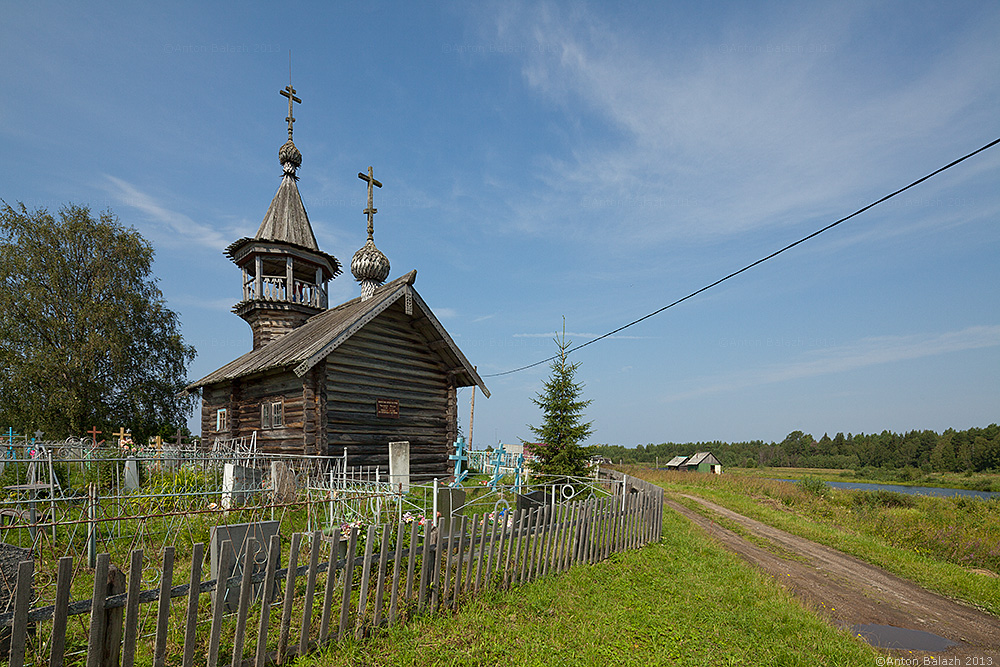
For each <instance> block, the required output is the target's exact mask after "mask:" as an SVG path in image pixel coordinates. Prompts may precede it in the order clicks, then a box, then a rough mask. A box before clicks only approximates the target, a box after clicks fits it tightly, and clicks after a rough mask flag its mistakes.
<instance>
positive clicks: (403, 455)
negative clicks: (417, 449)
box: [389, 440, 410, 493]
mask: <svg viewBox="0 0 1000 667" xmlns="http://www.w3.org/2000/svg"><path fill="white" fill-rule="evenodd" d="M389 483H390V484H391V485H392V490H393V491H394V492H397V493H398V492H400V487H402V493H409V492H410V443H409V441H405V440H404V441H402V442H390V443H389Z"/></svg>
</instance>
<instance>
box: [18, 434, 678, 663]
mask: <svg viewBox="0 0 1000 667" xmlns="http://www.w3.org/2000/svg"><path fill="white" fill-rule="evenodd" d="M98 435H99V433H97V434H91V435H90V437H87V438H82V439H70V440H69V441H66V442H59V443H54V442H45V441H43V440H41V435H39V436H38V437H37V438H34V437H26V436H21V435H18V434H16V433H14V432H13V431H12V430H9V431H8V432H7V434H6V435H5V436H3V437H2V438H0V440H2V447H0V449H2V450H3V453H4V455H3V458H2V460H0V466H2V468H3V469H2V471H0V479H2V481H3V483H4V494H5V495H4V498H3V501H2V502H0V513H2V516H3V517H4V521H3V525H2V526H0V542H2V543H3V545H4V546H3V549H4V553H3V554H2V555H3V558H2V559H0V566H2V569H3V575H4V588H3V589H2V591H0V593H2V595H3V598H2V600H0V612H2V613H0V628H2V629H3V630H2V634H0V637H3V638H5V639H4V642H5V643H4V644H3V649H4V651H5V655H7V656H8V659H9V662H8V664H10V665H12V666H15V667H17V666H19V665H21V664H25V662H26V661H27V662H32V661H38V660H40V659H44V658H46V657H47V656H50V655H51V656H56V655H58V656H59V659H58V660H57V661H56V662H54V663H50V664H81V665H82V664H87V665H132V664H155V665H159V664H178V665H188V664H193V662H192V661H193V660H194V659H195V658H196V657H197V660H198V662H199V663H200V662H202V661H203V660H207V661H208V664H210V665H214V664H217V661H218V660H219V659H220V658H222V659H229V660H231V661H232V664H239V662H240V661H239V660H238V659H237V658H238V657H239V656H241V655H242V656H243V657H245V658H247V659H250V660H254V661H255V662H256V664H260V665H263V664H267V663H268V662H277V663H278V664H280V663H281V662H282V661H287V660H288V659H290V656H293V655H301V654H304V653H306V652H308V651H310V650H312V649H314V648H316V647H319V646H322V645H326V644H328V643H329V642H332V641H336V640H337V639H338V638H342V637H344V636H347V635H351V636H354V637H364V636H366V635H367V634H369V633H371V632H372V631H374V630H375V629H376V628H378V627H381V626H383V625H386V624H392V623H399V622H404V621H405V619H406V618H408V617H409V616H410V615H412V614H414V613H423V612H439V611H443V610H455V609H457V608H458V607H459V606H460V604H461V601H462V600H463V599H467V598H468V597H470V596H473V595H475V594H476V593H477V592H479V591H480V590H483V589H484V588H486V587H491V586H515V585H517V584H519V583H521V582H524V581H530V580H531V579H532V578H534V577H537V576H543V575H545V574H548V573H550V572H552V573H554V572H558V571H560V570H561V569H564V568H566V567H568V566H570V565H571V564H573V563H577V562H594V561H596V560H599V559H602V558H605V557H607V556H608V555H609V554H611V553H613V552H615V551H617V550H621V549H627V548H632V547H635V546H638V545H640V544H644V543H646V542H648V541H650V540H653V539H656V535H657V531H658V530H659V528H658V527H659V525H660V521H659V519H658V516H659V512H660V508H661V507H662V490H660V489H658V488H656V487H652V486H651V485H649V484H647V483H645V482H642V481H641V480H638V479H635V478H631V477H627V476H624V475H622V474H620V473H615V472H613V471H603V472H602V471H594V475H593V476H592V477H590V478H580V479H562V480H559V481H558V483H553V481H551V480H545V479H541V478H538V477H537V476H536V477H534V478H532V477H531V476H530V475H527V474H526V471H525V469H524V467H523V456H521V457H519V458H520V462H518V461H517V460H514V461H512V460H511V458H510V457H509V455H507V454H506V453H504V452H503V451H502V450H500V451H497V452H493V453H490V454H491V457H490V458H489V459H488V460H487V461H486V462H484V463H480V464H479V466H480V468H479V470H478V471H476V470H472V471H470V468H469V467H468V460H469V458H470V456H469V452H468V451H467V450H466V449H465V443H464V440H463V439H461V438H459V439H458V440H457V441H456V443H455V446H454V449H453V453H452V454H451V455H450V457H449V462H450V464H451V465H453V471H454V474H452V475H451V476H449V477H448V478H445V479H434V480H431V481H430V482H423V483H417V482H415V481H412V480H411V479H410V470H409V468H408V465H407V463H408V458H409V452H408V443H405V442H398V441H397V442H393V443H391V444H389V443H387V456H388V458H389V461H390V471H389V474H388V475H386V474H384V473H383V472H382V471H381V470H380V469H379V468H365V467H358V466H352V465H351V461H350V459H349V458H348V456H347V454H346V453H345V454H342V455H341V456H337V457H330V456H328V457H319V456H305V455H301V456H291V455H275V454H267V453H263V452H260V451H259V450H257V449H256V446H255V445H256V443H255V440H254V439H253V438H250V439H247V440H239V441H222V440H219V441H216V442H214V443H213V444H212V446H211V447H204V446H194V445H191V444H185V443H183V442H181V441H180V438H178V439H177V442H174V443H169V444H168V443H163V442H162V441H161V440H154V441H153V442H150V443H148V444H146V445H144V446H138V445H136V444H135V443H133V442H131V437H130V436H129V434H128V433H127V431H124V430H123V429H122V430H119V432H118V433H117V434H116V437H114V438H113V439H112V444H111V445H107V444H105V443H104V442H103V441H100V440H98V444H97V445H95V444H94V438H96V437H97V436H98ZM474 458H480V459H481V458H482V457H479V456H474ZM490 459H491V460H490ZM509 466H513V468H511V467H509ZM206 560H207V561H208V562H207V563H206V562H205V561H206ZM283 564H284V565H283ZM292 564H295V567H292ZM282 582H283V585H282ZM303 586H304V588H303ZM216 591H224V593H223V594H221V595H218V594H216ZM206 595H207V596H208V597H205V598H204V599H202V597H204V596H206ZM175 598H183V599H184V600H177V601H176V602H171V600H174V599H175ZM184 601H186V605H185V604H184ZM317 606H318V608H317V609H315V610H314V607H317ZM262 609H266V611H267V613H262V611H261V610H262ZM314 611H315V613H314ZM293 619H294V622H293ZM252 629H256V630H257V631H258V632H257V634H256V635H254V634H253V632H252ZM290 633H291V634H290ZM251 637H256V640H255V641H251ZM290 637H291V638H292V639H290ZM295 637H297V642H296V641H293V639H294V638H295ZM137 643H140V645H153V646H154V647H155V650H154V651H153V652H149V651H142V650H140V651H136V645H137ZM250 647H253V650H254V651H255V652H256V653H254V654H251V653H249V652H248V651H249V650H250ZM53 659H55V658H53Z"/></svg>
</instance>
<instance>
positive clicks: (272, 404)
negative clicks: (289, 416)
mask: <svg viewBox="0 0 1000 667" xmlns="http://www.w3.org/2000/svg"><path fill="white" fill-rule="evenodd" d="M284 408H285V406H284V403H282V401H280V400H279V401H264V402H263V403H261V404H260V427H261V428H262V429H264V428H281V427H282V426H284V425H285V409H284Z"/></svg>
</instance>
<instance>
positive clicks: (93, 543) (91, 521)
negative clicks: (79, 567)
mask: <svg viewBox="0 0 1000 667" xmlns="http://www.w3.org/2000/svg"><path fill="white" fill-rule="evenodd" d="M87 519H88V522H87V567H89V568H91V569H94V568H96V567H97V485H96V484H94V483H93V482H91V484H90V485H89V486H88V487H87ZM54 520H55V517H53V521H54Z"/></svg>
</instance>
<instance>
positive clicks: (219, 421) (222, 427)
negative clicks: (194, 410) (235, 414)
mask: <svg viewBox="0 0 1000 667" xmlns="http://www.w3.org/2000/svg"><path fill="white" fill-rule="evenodd" d="M226 416H227V413H226V409H225V408H219V409H218V410H216V411H215V430H216V431H219V432H222V431H228V430H229V422H228V420H227V419H226Z"/></svg>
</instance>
